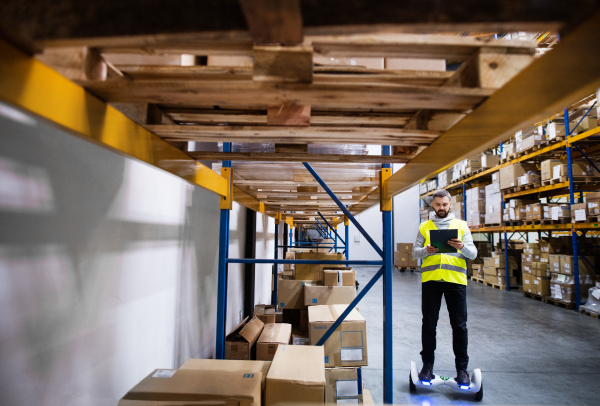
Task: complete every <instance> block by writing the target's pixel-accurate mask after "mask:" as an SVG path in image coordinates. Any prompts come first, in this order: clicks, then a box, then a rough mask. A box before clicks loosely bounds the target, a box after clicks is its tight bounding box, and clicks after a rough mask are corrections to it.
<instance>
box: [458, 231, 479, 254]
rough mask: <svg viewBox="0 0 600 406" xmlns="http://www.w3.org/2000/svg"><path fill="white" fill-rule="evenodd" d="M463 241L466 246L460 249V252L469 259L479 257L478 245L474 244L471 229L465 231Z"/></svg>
mask: <svg viewBox="0 0 600 406" xmlns="http://www.w3.org/2000/svg"><path fill="white" fill-rule="evenodd" d="M462 242H463V244H464V246H463V247H462V248H461V249H460V253H461V254H463V255H464V256H465V257H467V258H469V259H475V258H477V247H476V246H475V244H473V235H472V234H471V231H470V230H467V231H465V233H464V234H463V238H462Z"/></svg>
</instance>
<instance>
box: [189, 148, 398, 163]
mask: <svg viewBox="0 0 600 406" xmlns="http://www.w3.org/2000/svg"><path fill="white" fill-rule="evenodd" d="M189 155H190V156H192V157H193V158H196V159H198V160H225V159H229V160H230V161H270V162H344V163H346V162H368V163H382V164H384V163H406V162H408V161H409V160H410V155H408V156H407V155H391V156H379V155H343V154H306V153H304V154H303V153H290V152H287V153H270V152H213V151H194V152H189Z"/></svg>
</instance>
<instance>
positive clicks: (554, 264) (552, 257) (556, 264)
mask: <svg viewBox="0 0 600 406" xmlns="http://www.w3.org/2000/svg"><path fill="white" fill-rule="evenodd" d="M548 256H549V262H548V270H549V271H550V272H554V273H559V272H560V255H558V254H549V255H548Z"/></svg>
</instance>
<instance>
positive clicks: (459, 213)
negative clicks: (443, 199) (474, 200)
mask: <svg viewBox="0 0 600 406" xmlns="http://www.w3.org/2000/svg"><path fill="white" fill-rule="evenodd" d="M450 202H451V203H452V208H451V209H450V212H451V213H452V214H454V217H456V218H457V219H459V220H464V219H465V206H464V204H465V203H464V202H465V197H464V196H463V195H462V194H458V195H454V196H451V197H450Z"/></svg>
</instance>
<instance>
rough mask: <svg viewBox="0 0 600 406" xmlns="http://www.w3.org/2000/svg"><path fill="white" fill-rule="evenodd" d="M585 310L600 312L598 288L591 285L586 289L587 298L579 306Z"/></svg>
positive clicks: (599, 292)
mask: <svg viewBox="0 0 600 406" xmlns="http://www.w3.org/2000/svg"><path fill="white" fill-rule="evenodd" d="M579 308H580V309H582V310H585V311H586V312H591V313H596V314H600V288H598V287H595V286H594V287H593V288H590V289H589V290H588V299H587V302H586V304H585V305H583V306H579Z"/></svg>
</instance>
